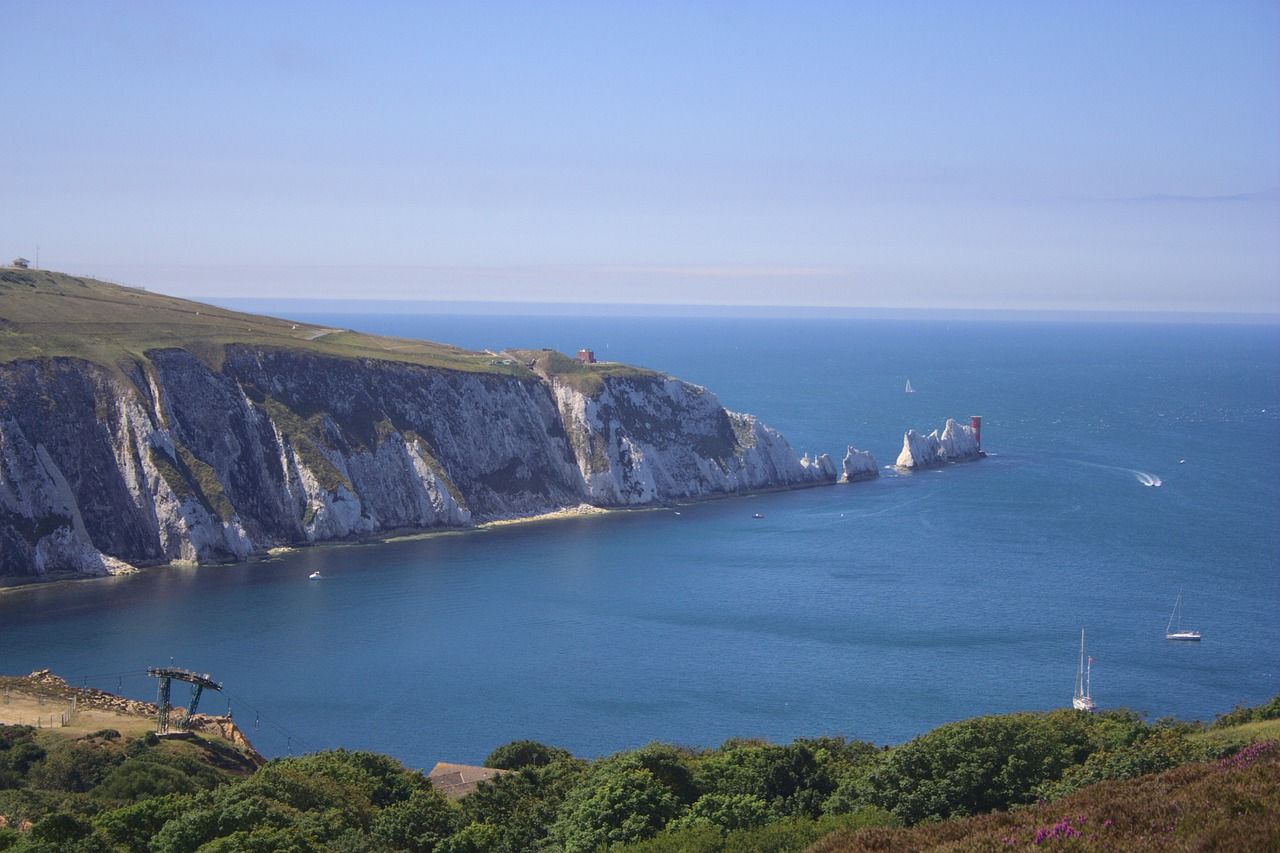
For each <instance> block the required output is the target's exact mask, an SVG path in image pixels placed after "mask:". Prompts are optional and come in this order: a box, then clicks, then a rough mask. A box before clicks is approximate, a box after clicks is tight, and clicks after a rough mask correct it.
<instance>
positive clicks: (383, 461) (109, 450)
mask: <svg viewBox="0 0 1280 853" xmlns="http://www.w3.org/2000/svg"><path fill="white" fill-rule="evenodd" d="M835 479H836V470H835V466H834V464H833V463H832V462H831V460H830V459H829V458H828V457H826V456H817V457H809V456H808V455H807V454H806V455H805V456H804V457H803V458H797V456H796V454H795V452H794V451H792V449H791V447H790V446H789V445H788V444H787V441H786V439H785V438H783V437H782V435H781V434H780V433H778V432H777V431H776V430H774V429H771V428H770V427H768V426H765V425H764V424H762V423H760V422H759V421H758V420H756V418H754V417H753V416H751V415H745V414H739V413H736V412H729V411H726V410H725V409H724V408H723V407H722V406H721V405H720V401H719V400H718V399H716V397H715V395H714V394H712V393H711V392H710V391H707V390H706V389H705V388H701V387H699V386H696V385H691V384H689V383H686V382H681V381H680V380H677V379H673V378H671V377H668V376H662V375H658V374H650V373H646V372H643V371H633V372H631V373H630V374H628V375H606V376H603V377H601V378H600V381H599V383H598V384H597V385H595V386H592V387H591V389H590V391H589V392H585V391H582V390H575V388H574V387H572V386H571V385H570V384H567V383H566V382H562V381H560V380H559V379H557V378H556V377H554V376H540V377H535V376H532V375H527V376H513V375H499V374H494V373H483V372H477V373H469V372H462V371H456V370H448V369H442V368H432V367H425V366H421V365H415V364H409V363H404V362H395V361H377V360H371V359H354V358H344V357H338V356H329V355H324V354H319V353H313V352H304V351H299V350H292V349H287V348H273V347H260V346H251V345H239V344H237V345H230V346H227V347H226V348H225V352H224V353H222V360H221V362H220V363H219V364H218V365H217V366H216V367H215V366H211V365H210V364H208V363H206V362H203V361H201V360H200V359H198V358H196V357H195V356H193V355H192V354H191V353H189V352H187V351H185V350H181V349H158V350H150V351H148V352H147V353H146V358H145V359H139V360H138V361H137V362H136V363H134V364H130V365H122V366H121V369H120V370H111V369H109V368H106V367H104V366H101V365H97V364H93V363H90V362H87V361H82V360H79V359H73V358H51V359H44V360H39V361H34V360H33V361H14V362H9V363H5V364H0V577H3V576H6V575H8V576H34V577H40V576H44V575H47V574H51V573H58V572H76V573H80V574H107V573H115V572H119V571H127V570H129V569H130V568H131V566H132V565H145V564H155V563H168V562H188V563H207V562H218V561H235V560H243V559H245V558H246V557H248V556H249V555H251V554H253V553H255V552H261V551H263V550H265V549H268V548H271V547H275V546H281V545H295V544H305V543H307V542H314V541H319V540H326V539H339V538H344V537H348V536H352V535H360V534H366V533H373V532H377V531H386V530H392V529H397V528H431V527H449V526H454V527H456V526H465V525H468V524H471V523H474V522H477V521H485V520H489V519H498V518H512V517H520V516H527V515H534V514H538V513H543V512H549V511H553V510H558V509H564V508H567V507H576V506H579V505H580V504H583V503H589V504H593V505H596V506H605V507H612V506H638V505H642V504H650V503H659V502H665V501H672V500H689V499H697V498H703V497H710V496H713V495H721V494H734V493H740V492H748V491H756V490H764V489H785V488H795V487H801V486H809V485H817V484H822V483H832V482H834V481H835Z"/></svg>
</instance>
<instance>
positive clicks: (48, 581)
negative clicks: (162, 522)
mask: <svg viewBox="0 0 1280 853" xmlns="http://www.w3.org/2000/svg"><path fill="white" fill-rule="evenodd" d="M867 482H874V478H873V479H872V480H869V481H867ZM844 485H852V483H845V482H841V481H840V480H834V481H832V482H824V483H797V484H795V485H790V486H778V487H775V488H768V489H753V490H751V491H748V492H729V493H725V494H712V495H700V496H696V497H684V498H679V499H676V500H671V501H667V502H664V503H654V504H645V505H641V506H627V507H601V506H596V505H594V504H589V503H580V504H578V505H577V506H572V507H562V508H560V509H555V510H551V511H549V512H541V513H536V514H534V515H523V516H516V517H513V518H496V519H492V520H489V521H481V522H479V523H477V524H470V525H467V526H465V527H436V528H430V529H425V530H424V529H421V528H414V527H401V528H394V529H391V530H383V531H379V532H377V533H373V534H368V535H365V536H359V537H353V538H349V539H324V540H320V541H317V542H305V543H299V544H297V545H277V546H273V547H271V548H267V549H266V550H264V551H261V552H258V553H255V554H252V555H250V557H249V558H248V559H245V560H238V561H235V562H227V563H203V564H198V563H183V562H171V563H150V564H147V565H141V566H139V565H133V571H126V572H118V573H116V574H107V575H77V574H74V573H70V572H63V573H58V575H57V576H53V577H50V576H42V575H37V576H24V577H22V578H10V579H0V599H3V598H5V597H7V596H10V595H17V594H20V593H21V592H23V591H29V590H43V589H51V588H56V587H61V586H66V585H69V584H83V583H88V582H92V581H99V582H101V581H114V580H118V579H124V578H130V577H137V576H139V575H142V574H144V573H149V572H153V571H167V570H172V569H186V570H192V569H211V568H218V567H220V566H243V565H249V564H252V563H269V562H274V561H275V560H277V559H279V558H281V557H286V556H289V555H291V554H295V553H298V552H301V551H304V550H311V549H313V548H351V547H357V546H363V545H382V544H394V543H400V542H417V541H421V540H425V539H431V538H434V537H437V536H462V535H466V534H470V533H489V532H492V531H495V530H503V529H507V528H515V527H520V526H523V525H530V524H546V523H548V522H555V521H562V520H565V519H572V518H591V517H596V516H606V515H618V514H621V513H627V512H656V511H659V510H670V509H674V508H675V507H681V506H689V505H692V504H699V503H709V502H712V501H722V500H733V499H735V498H750V497H755V496H758V495H771V494H779V493H782V492H796V491H802V490H805V489H816V488H821V487H823V486H844ZM131 565H132V564H131Z"/></svg>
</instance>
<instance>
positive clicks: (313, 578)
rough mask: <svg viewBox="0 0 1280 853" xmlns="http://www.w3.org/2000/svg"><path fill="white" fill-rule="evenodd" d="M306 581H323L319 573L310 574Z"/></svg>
mask: <svg viewBox="0 0 1280 853" xmlns="http://www.w3.org/2000/svg"><path fill="white" fill-rule="evenodd" d="M307 580H313V581H318V580H324V577H323V576H321V574H320V573H319V572H312V573H311V574H309V575H307Z"/></svg>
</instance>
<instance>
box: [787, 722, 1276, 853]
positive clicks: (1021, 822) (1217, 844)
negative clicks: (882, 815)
mask: <svg viewBox="0 0 1280 853" xmlns="http://www.w3.org/2000/svg"><path fill="white" fill-rule="evenodd" d="M1278 746H1280V744H1277V742H1276V741H1266V742H1262V743H1259V744H1257V745H1256V746H1254V747H1250V748H1245V749H1243V750H1242V751H1240V752H1239V753H1237V754H1235V755H1232V756H1229V757H1226V758H1223V759H1220V760H1218V761H1211V762H1200V763H1194V764H1187V765H1183V766H1181V767H1177V768H1174V769H1173V770H1166V771H1164V772H1163V773H1154V774H1149V775H1145V776H1139V777H1137V778H1134V779H1126V780H1122V781H1110V782H1098V783H1095V784H1093V785H1090V786H1088V787H1086V788H1082V789H1081V790H1079V791H1077V792H1076V793H1074V794H1071V795H1070V796H1068V797H1065V798H1063V799H1061V800H1056V801H1053V802H1049V803H1040V804H1037V805H1035V806H1032V807H1030V808H1025V809H1017V810H1012V811H1004V812H995V813H992V814H988V815H981V816H978V817H969V818H963V819H959V820H951V821H943V822H941V823H930V824H924V825H921V826H915V827H910V828H902V829H866V830H861V831H857V830H850V829H841V830H837V831H835V832H833V833H831V834H830V835H828V836H826V837H825V838H823V839H822V840H821V841H819V842H818V843H816V844H815V845H814V846H813V847H811V848H810V853H869V851H915V850H919V851H925V850H928V851H938V853H944V851H945V853H960V852H961V851H972V850H1036V849H1044V848H1048V849H1057V848H1062V849H1069V850H1134V851H1152V853H1156V851H1192V850H1241V851H1243V850H1276V849H1280V748H1277V747H1278Z"/></svg>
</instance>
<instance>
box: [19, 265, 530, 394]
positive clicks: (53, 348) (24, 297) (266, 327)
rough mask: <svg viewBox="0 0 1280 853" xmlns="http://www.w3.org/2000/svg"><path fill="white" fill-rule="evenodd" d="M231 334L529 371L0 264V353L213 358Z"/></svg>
mask: <svg viewBox="0 0 1280 853" xmlns="http://www.w3.org/2000/svg"><path fill="white" fill-rule="evenodd" d="M228 344H249V345H254V346H268V347H285V348H290V349H296V350H303V351H309V352H315V353H320V354H324V355H331V356H341V357H348V358H361V359H378V360H384V361H401V362H409V363H412V364H421V365H426V366H429V367H441V368H446V369H450V370H461V371H467V372H477V373H494V374H503V375H513V376H525V377H527V376H532V374H531V372H530V371H529V370H528V368H527V367H526V366H525V365H524V364H521V363H518V362H514V361H512V360H510V359H500V358H496V357H494V356H493V355H492V354H490V353H483V352H471V351H468V350H464V349H461V348H459V347H453V346H448V345H445V344H436V343H430V342H428V341H420V340H412V339H408V338H388V337H381V336H378V335H366V334H360V333H358V332H352V331H349V330H345V329H331V328H326V327H323V326H313V325H310V324H307V323H294V322H292V321H290V320H282V319H278V318H275V317H263V316H259V315H256V314H246V313H243V312H240V311H230V310H227V309H225V308H218V307H215V306H213V305H205V304H202V303H199V302H192V301H190V300H186V299H178V298H175V297H172V296H164V295H162V294H158V293H151V292H148V291H145V290H140V289H135V288H130V287H121V286H119V285H115V284H108V283H106V282H102V281H97V280H95V279H92V278H80V277H77V276H71V275H66V274H64V273H57V272H50V271H46V270H21V269H0V363H4V362H9V361H17V360H21V359H39V358H52V357H57V356H67V357H72V358H82V359H85V360H87V361H92V362H95V363H97V364H102V365H104V366H107V367H112V368H114V367H116V366H118V365H120V364H121V363H122V362H132V361H135V360H137V359H139V358H141V357H143V355H144V353H146V351H147V350H151V349H160V348H169V347H173V348H180V349H185V350H187V351H189V352H191V353H192V354H193V355H196V356H197V357H198V358H200V359H201V360H202V361H204V362H206V363H207V364H210V365H211V366H214V367H218V366H220V364H221V361H222V353H223V349H224V347H226V346H227V345H228Z"/></svg>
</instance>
